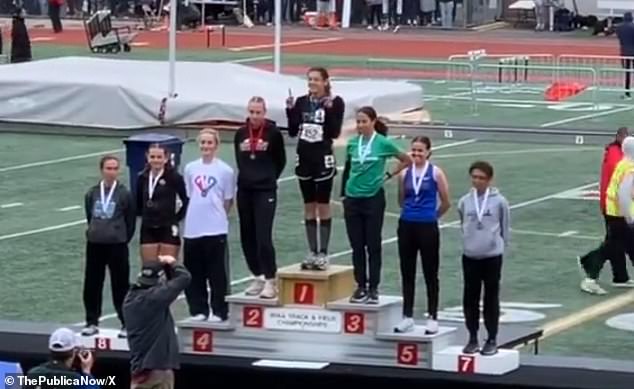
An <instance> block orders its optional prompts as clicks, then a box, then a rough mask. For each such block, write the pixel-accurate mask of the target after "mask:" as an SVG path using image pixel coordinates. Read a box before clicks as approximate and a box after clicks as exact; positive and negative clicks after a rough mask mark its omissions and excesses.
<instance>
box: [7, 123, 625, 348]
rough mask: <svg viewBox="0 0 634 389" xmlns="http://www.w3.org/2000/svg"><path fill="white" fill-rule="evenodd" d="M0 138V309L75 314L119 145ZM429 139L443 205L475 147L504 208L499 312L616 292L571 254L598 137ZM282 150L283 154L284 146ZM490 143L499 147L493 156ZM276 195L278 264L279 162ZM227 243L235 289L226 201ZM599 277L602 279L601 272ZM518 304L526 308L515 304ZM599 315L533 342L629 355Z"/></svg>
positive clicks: (565, 307)
mask: <svg viewBox="0 0 634 389" xmlns="http://www.w3.org/2000/svg"><path fill="white" fill-rule="evenodd" d="M0 136H1V137H2V140H3V142H2V143H1V146H0V155H1V156H2V158H0V161H1V162H0V180H1V182H2V183H3V184H2V186H3V190H2V193H3V196H2V201H1V202H0V215H1V218H2V220H3V223H2V224H1V225H0V245H1V246H2V251H3V254H4V255H3V257H4V259H3V261H0V274H5V275H9V274H10V275H11V276H10V277H9V278H8V279H9V280H10V282H3V283H0V295H2V296H3V303H2V307H3V308H2V311H1V312H2V313H1V316H0V317H1V318H2V319H15V320H31V321H59V322H64V323H80V322H81V321H82V319H83V308H82V302H81V297H80V296H81V289H82V287H81V281H82V269H83V251H84V236H83V232H84V221H83V210H82V209H81V207H80V205H81V204H82V196H83V193H84V191H85V190H86V188H87V187H88V186H89V185H91V184H93V183H95V182H96V180H97V179H98V169H97V166H96V164H97V161H98V158H99V157H98V154H99V153H101V152H112V151H113V150H120V147H121V140H120V139H113V138H81V137H65V136H43V135H9V134H2V135H0ZM401 142H403V145H404V146H405V145H406V144H407V141H406V140H402V141H401ZM35 144H37V145H41V150H42V151H41V152H40V151H38V152H34V151H30V152H29V151H28V150H34V148H33V145H35ZM435 147H436V148H437V151H436V152H435V153H434V160H435V161H436V163H437V164H438V165H440V166H441V167H442V168H443V169H444V170H445V171H446V173H447V175H448V177H449V179H450V184H451V193H452V198H453V203H454V204H455V203H456V201H457V199H458V198H459V196H461V195H462V194H463V193H464V192H465V191H466V190H467V189H468V185H469V182H468V178H467V174H466V168H467V166H468V164H469V163H470V162H471V161H472V160H474V159H475V158H476V155H479V156H480V157H482V158H486V159H488V160H489V161H491V162H492V163H493V164H494V165H495V167H496V168H497V178H496V181H497V184H498V186H499V187H500V188H501V190H502V191H503V193H504V194H505V195H506V196H507V198H508V200H509V202H510V203H511V205H512V207H513V211H512V219H513V228H514V234H513V238H512V245H511V249H510V252H509V254H508V256H507V258H506V262H505V268H504V286H503V293H502V295H503V301H504V302H505V303H515V304H510V305H505V307H506V308H507V309H506V310H505V318H506V319H504V320H512V321H515V320H517V319H518V317H519V316H518V315H521V316H522V317H523V318H524V319H527V317H526V315H527V314H528V315H529V317H528V319H531V318H532V319H537V320H534V321H528V322H526V324H529V325H535V326H545V327H546V328H548V326H549V325H550V324H551V323H552V322H553V320H557V319H562V318H566V317H568V316H569V315H573V314H575V313H576V312H578V311H580V310H582V309H586V308H588V307H590V306H592V305H593V304H596V303H599V302H605V301H609V300H610V299H611V298H613V297H615V296H618V295H619V293H620V292H619V291H616V290H610V292H611V293H610V294H609V295H608V296H605V297H595V296H588V295H585V294H582V292H580V291H579V289H578V283H579V274H578V270H577V267H576V264H575V256H576V255H578V254H579V253H581V252H582V251H584V250H586V249H589V248H591V247H593V246H594V245H596V244H597V243H598V242H599V240H600V236H601V234H602V225H601V220H600V219H599V217H598V211H597V203H596V201H588V200H583V199H581V198H582V197H583V196H582V195H581V194H580V193H576V192H574V190H575V189H576V190H579V189H593V188H594V181H595V179H596V169H595V167H596V166H597V165H598V164H599V163H600V159H601V148H600V147H591V146H578V145H565V146H563V145H546V146H544V145H536V146H528V145H527V144H513V143H492V142H488V143H487V142H484V141H478V140H477V139H461V140H451V141H437V142H436V144H435ZM38 149H40V147H39V146H38ZM287 150H288V153H289V154H290V153H292V152H293V149H292V146H289V147H288V149H287ZM499 151H503V153H501V154H497V155H496V153H498V152H499ZM340 152H341V150H339V154H340ZM119 154H120V155H122V154H121V153H120V152H119ZM220 156H221V157H222V158H223V159H225V160H226V161H228V162H230V163H232V164H233V162H234V161H233V156H232V152H231V149H230V146H229V145H226V144H223V145H222V147H221V150H220ZM196 157H197V150H196V145H195V144H193V143H188V144H186V147H185V152H184V162H187V161H190V160H192V159H194V158H196ZM126 179H127V178H126ZM395 190H396V189H395V187H394V185H393V184H390V185H388V187H387V193H388V204H389V205H388V215H387V217H386V219H385V225H384V228H383V236H384V239H385V241H384V255H385V260H384V263H385V265H384V268H383V283H382V287H381V289H382V292H383V293H386V294H388V293H389V294H398V293H399V288H400V286H399V285H400V284H399V275H398V257H397V252H396V245H395V235H396V225H397V216H398V215H397V214H398V207H397V204H396V198H395ZM570 190H573V191H572V192H570ZM279 199H280V200H279V208H278V212H277V219H276V220H277V222H276V227H275V242H276V247H277V252H278V263H279V265H280V266H284V265H288V264H292V263H295V262H297V261H299V260H300V259H301V253H303V252H304V250H305V243H304V235H303V227H302V225H301V222H302V206H301V203H300V200H299V199H300V197H299V191H298V188H297V184H296V181H295V180H294V178H293V176H292V172H291V169H290V168H288V169H287V170H286V172H285V173H284V174H283V178H282V179H281V182H280V186H279ZM335 209H336V212H335V223H334V234H333V241H332V252H333V257H334V259H333V260H334V262H335V263H341V264H348V263H350V256H349V251H348V247H349V246H348V242H347V239H346V238H345V229H344V224H343V220H342V215H341V211H340V208H339V207H338V206H337V207H336V208H335ZM455 220H456V213H455V210H451V211H450V212H449V214H448V216H447V217H446V218H445V220H444V222H445V227H444V228H443V233H442V267H441V279H442V284H441V296H442V297H441V301H442V307H443V309H445V311H444V313H443V315H444V316H445V317H446V318H450V317H451V316H452V315H455V313H453V314H452V307H457V306H459V305H460V301H461V300H460V299H461V298H460V295H461V271H460V266H459V263H460V262H459V256H460V247H459V233H458V231H457V230H456V224H455ZM230 243H231V244H230V249H231V278H232V280H233V281H234V282H233V289H234V290H236V291H237V290H240V289H241V288H244V287H245V277H248V273H247V270H246V267H245V265H244V261H243V258H242V255H241V251H240V247H239V235H238V232H237V221H236V219H235V211H234V212H233V215H232V232H231V238H230ZM132 246H133V247H132V250H131V252H132V253H133V255H132V260H131V262H132V264H133V267H134V269H138V263H139V260H138V256H137V255H136V253H137V252H138V246H137V242H136V240H135V241H134V242H133V244H132ZM5 279H6V278H5ZM605 281H606V283H605V284H606V285H607V281H608V279H607V278H606V279H605ZM419 285H421V287H420V289H419V291H418V294H417V295H418V300H417V309H418V315H419V316H421V315H422V313H423V311H424V307H423V305H424V298H423V296H424V294H423V290H422V289H423V286H422V285H424V283H423V282H422V279H421V282H420V283H419ZM106 289H107V288H106ZM608 289H609V288H608ZM105 296H106V297H105V305H104V307H105V308H104V309H105V312H104V314H105V315H106V317H107V319H106V320H105V321H104V323H103V325H104V326H115V325H116V324H117V323H116V321H115V320H114V319H113V315H112V314H111V313H112V312H113V310H112V306H111V304H110V302H109V292H108V291H107V290H106V292H105ZM527 304H537V305H532V306H531V305H527ZM518 309H519V310H520V312H519V313H518ZM522 310H523V311H526V310H529V311H531V312H523V314H522V312H521V311H522ZM625 311H626V310H625ZM625 311H624V312H625ZM175 312H176V313H177V315H178V316H179V317H181V318H184V317H185V316H186V305H185V303H184V300H180V301H179V302H178V303H177V304H176V307H175ZM536 314H537V317H534V316H535V315H536ZM609 316H610V315H608V317H609ZM604 320H605V318H603V317H599V318H595V317H591V318H586V319H585V321H584V322H576V323H575V325H577V327H575V328H574V329H573V330H572V331H567V332H563V333H562V334H560V335H556V336H553V337H551V338H549V339H548V340H546V341H545V343H544V346H543V350H544V351H546V352H551V353H558V354H578V353H580V352H582V353H583V354H584V355H593V356H604V357H619V358H632V357H634V354H633V352H632V350H631V348H629V347H625V346H623V347H621V346H620V345H623V344H625V342H626V340H627V339H628V338H629V337H630V336H631V333H628V332H626V331H621V330H614V329H609V330H608V327H606V326H605V324H603V321H604ZM606 331H607V333H609V336H607V337H606V338H605V340H602V341H599V342H597V341H593V339H594V338H596V337H597V336H599V334H601V336H603V334H604V333H606ZM572 334H576V335H575V336H574V339H575V341H574V342H569V341H563V339H569V338H570V337H571V336H573V335H572ZM615 345H617V346H618V347H614V346H615Z"/></svg>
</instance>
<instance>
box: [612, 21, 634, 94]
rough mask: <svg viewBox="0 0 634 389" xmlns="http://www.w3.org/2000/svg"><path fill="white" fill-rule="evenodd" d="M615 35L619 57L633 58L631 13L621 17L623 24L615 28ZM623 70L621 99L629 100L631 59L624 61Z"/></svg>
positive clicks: (633, 62)
mask: <svg viewBox="0 0 634 389" xmlns="http://www.w3.org/2000/svg"><path fill="white" fill-rule="evenodd" d="M616 35H617V37H618V38H619V46H620V47H621V56H622V57H634V23H633V22H632V13H631V12H626V13H625V14H624V15H623V23H621V24H620V25H619V26H618V27H616ZM623 68H625V95H624V96H623V98H624V99H626V100H629V99H631V98H632V95H631V94H630V86H631V80H632V71H634V60H633V59H632V58H628V59H624V60H623Z"/></svg>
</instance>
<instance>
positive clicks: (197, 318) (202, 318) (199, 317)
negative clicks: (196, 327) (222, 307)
mask: <svg viewBox="0 0 634 389" xmlns="http://www.w3.org/2000/svg"><path fill="white" fill-rule="evenodd" d="M205 320H207V316H205V315H203V314H202V313H199V314H198V315H194V316H192V317H190V318H189V319H187V321H205Z"/></svg>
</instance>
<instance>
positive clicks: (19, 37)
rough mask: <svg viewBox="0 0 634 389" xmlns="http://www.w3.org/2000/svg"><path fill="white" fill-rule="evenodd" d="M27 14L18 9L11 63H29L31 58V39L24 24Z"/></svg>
mask: <svg viewBox="0 0 634 389" xmlns="http://www.w3.org/2000/svg"><path fill="white" fill-rule="evenodd" d="M25 14H26V12H25V11H24V9H23V8H21V7H16V9H15V14H14V15H13V24H12V28H11V63H20V62H29V61H30V60H31V59H32V56H31V39H30V38H29V31H28V30H27V28H26V24H25V22H24V17H25Z"/></svg>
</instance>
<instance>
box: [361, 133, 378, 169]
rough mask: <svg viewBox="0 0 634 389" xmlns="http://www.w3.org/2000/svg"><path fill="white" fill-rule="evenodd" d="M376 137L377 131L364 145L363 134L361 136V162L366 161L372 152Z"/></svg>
mask: <svg viewBox="0 0 634 389" xmlns="http://www.w3.org/2000/svg"><path fill="white" fill-rule="evenodd" d="M374 138H376V132H374V133H373V134H372V136H371V137H370V140H369V141H368V143H366V144H365V146H364V145H363V136H359V162H360V163H361V164H362V165H363V164H364V163H365V159H366V158H367V157H368V155H370V152H372V142H374Z"/></svg>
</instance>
